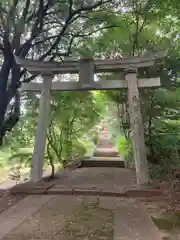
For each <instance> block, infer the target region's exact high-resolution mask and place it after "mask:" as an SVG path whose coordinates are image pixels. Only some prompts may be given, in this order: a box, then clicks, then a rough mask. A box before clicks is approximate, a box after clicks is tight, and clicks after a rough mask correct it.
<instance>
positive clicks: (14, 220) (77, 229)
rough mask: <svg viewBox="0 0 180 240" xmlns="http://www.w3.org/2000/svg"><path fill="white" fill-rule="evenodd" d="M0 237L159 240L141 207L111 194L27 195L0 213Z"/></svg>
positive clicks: (7, 239) (22, 239) (20, 239)
mask: <svg viewBox="0 0 180 240" xmlns="http://www.w3.org/2000/svg"><path fill="white" fill-rule="evenodd" d="M0 229H1V231H0V239H1V240H32V239H34V240H37V239H38V240H50V239H54V240H59V239H61V240H84V239H93V240H99V239H102V240H131V239H133V240H145V239H146V240H152V239H153V240H160V238H159V232H158V230H157V229H156V227H155V226H154V224H153V223H152V221H151V220H150V219H149V217H148V215H147V213H146V211H145V209H144V207H143V206H142V205H140V204H139V203H138V202H137V201H135V200H132V199H124V198H121V199H118V198H113V197H98V196H94V197H92V196H91V197H89V196H86V197H79V196H78V197H77V196H54V197H48V196H42V197H39V196H38V197H35V196H31V197H28V198H26V199H24V200H23V201H21V203H19V204H17V205H16V207H14V208H11V209H9V210H7V211H5V212H4V213H3V214H2V215H0Z"/></svg>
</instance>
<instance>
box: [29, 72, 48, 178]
mask: <svg viewBox="0 0 180 240" xmlns="http://www.w3.org/2000/svg"><path fill="white" fill-rule="evenodd" d="M51 83H52V75H45V76H43V87H42V91H41V97H40V104H39V116H38V123H37V130H36V138H35V145H34V151H33V155H32V168H31V181H32V182H38V181H40V180H41V179H42V176H43V165H44V152H45V147H46V135H47V128H48V124H49V114H50V101H51Z"/></svg>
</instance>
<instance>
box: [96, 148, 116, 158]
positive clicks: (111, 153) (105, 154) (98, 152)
mask: <svg viewBox="0 0 180 240" xmlns="http://www.w3.org/2000/svg"><path fill="white" fill-rule="evenodd" d="M118 155H119V153H118V152H116V151H102V150H98V149H97V150H96V151H95V152H94V157H117V156H118Z"/></svg>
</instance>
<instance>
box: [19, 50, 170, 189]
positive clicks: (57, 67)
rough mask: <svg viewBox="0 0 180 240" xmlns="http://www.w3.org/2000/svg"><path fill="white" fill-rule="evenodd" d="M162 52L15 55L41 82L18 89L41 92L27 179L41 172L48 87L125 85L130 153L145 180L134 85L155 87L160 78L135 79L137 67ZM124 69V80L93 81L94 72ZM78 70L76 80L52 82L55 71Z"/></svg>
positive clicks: (139, 178)
mask: <svg viewBox="0 0 180 240" xmlns="http://www.w3.org/2000/svg"><path fill="white" fill-rule="evenodd" d="M165 56H166V52H160V53H156V54H151V55H149V56H144V57H131V58H128V59H123V60H92V59H80V60H72V61H65V62H63V63H54V62H43V61H38V60H29V59H22V58H19V57H16V61H17V63H18V64H20V65H21V66H22V67H23V68H26V69H27V70H28V71H29V72H31V73H33V74H41V75H42V76H43V83H34V82H33V83H23V84H22V86H21V91H33V92H41V98H40V109H39V119H38V125H37V132H36V140H35V147H34V152H33V156H32V173H31V180H32V181H34V182H37V181H39V180H41V178H42V175H43V163H44V151H45V145H46V134H47V128H48V124H49V113H50V99H51V91H90V90H112V89H122V88H128V103H129V115H130V124H131V132H132V143H133V155H134V160H135V165H136V176H137V182H138V184H141V185H143V184H148V182H149V174H148V164H147V153H146V147H145V140H144V127H143V122H142V116H141V111H140V99H139V90H138V88H144V87H145V88H147V87H150V88H152V87H158V86H160V78H149V79H138V78H137V70H138V68H147V67H150V66H153V65H154V64H156V62H157V61H160V60H161V59H162V58H163V57H165ZM120 71H124V72H125V80H108V81H98V82H96V81H94V74H95V73H101V72H120ZM58 73H60V74H67V73H68V74H74V73H76V74H79V81H77V82H70V81H69V82H53V81H52V80H53V76H54V75H55V74H58Z"/></svg>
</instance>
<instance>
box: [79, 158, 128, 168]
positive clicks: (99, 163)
mask: <svg viewBox="0 0 180 240" xmlns="http://www.w3.org/2000/svg"><path fill="white" fill-rule="evenodd" d="M81 167H115V168H125V163H124V161H120V160H118V161H112V160H103V158H102V159H101V160H91V159H89V160H82V161H81Z"/></svg>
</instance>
